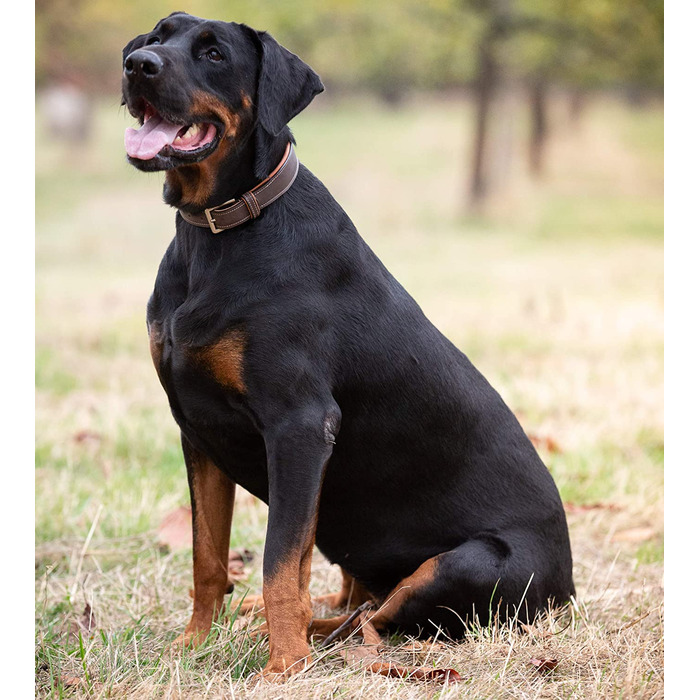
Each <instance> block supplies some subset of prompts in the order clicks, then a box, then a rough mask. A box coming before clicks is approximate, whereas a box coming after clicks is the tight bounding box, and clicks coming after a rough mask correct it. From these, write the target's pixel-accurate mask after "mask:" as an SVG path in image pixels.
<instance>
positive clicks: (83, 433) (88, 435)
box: [73, 430, 102, 442]
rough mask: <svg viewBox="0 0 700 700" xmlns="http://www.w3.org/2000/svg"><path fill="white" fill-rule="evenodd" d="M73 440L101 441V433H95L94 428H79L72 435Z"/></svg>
mask: <svg viewBox="0 0 700 700" xmlns="http://www.w3.org/2000/svg"><path fill="white" fill-rule="evenodd" d="M73 441H74V442H89V441H93V442H102V435H100V434H99V433H96V432H95V431H94V430H79V431H78V432H77V433H75V435H73Z"/></svg>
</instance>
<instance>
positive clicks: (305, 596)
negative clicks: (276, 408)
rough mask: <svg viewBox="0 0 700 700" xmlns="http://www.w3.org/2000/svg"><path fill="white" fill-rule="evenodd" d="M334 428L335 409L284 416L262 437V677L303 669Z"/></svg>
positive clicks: (306, 652) (335, 428)
mask: <svg viewBox="0 0 700 700" xmlns="http://www.w3.org/2000/svg"><path fill="white" fill-rule="evenodd" d="M338 425H339V411H338V409H337V407H334V409H330V410H305V411H300V412H297V413H296V415H293V416H289V417H288V418H287V419H285V420H284V421H283V423H282V424H281V425H277V426H275V428H274V429H273V430H272V431H271V434H270V435H267V436H266V447H267V452H268V475H269V505H270V509H269V515H268V524H267V536H266V540H265V556H264V560H263V599H264V602H265V617H266V618H267V625H268V630H269V637H270V660H269V662H268V664H267V666H266V667H265V669H264V671H263V675H264V676H265V677H268V678H270V677H275V676H278V674H283V675H284V676H287V675H291V674H293V673H297V672H299V671H302V670H304V668H305V667H306V664H307V661H308V656H309V652H310V649H309V644H308V641H307V633H308V626H309V624H310V622H311V598H310V596H309V578H310V575H311V555H312V551H313V546H314V539H315V534H316V523H317V519H318V505H319V498H320V494H321V484H322V482H323V476H324V472H325V468H326V465H327V463H328V460H329V458H330V456H331V452H332V445H333V442H334V435H335V433H336V431H337V427H338Z"/></svg>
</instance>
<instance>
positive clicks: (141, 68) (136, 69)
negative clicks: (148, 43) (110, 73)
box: [124, 49, 163, 79]
mask: <svg viewBox="0 0 700 700" xmlns="http://www.w3.org/2000/svg"><path fill="white" fill-rule="evenodd" d="M162 70H163V59H162V58H161V57H160V56H159V55H158V54H157V53H155V52H154V51H148V50H147V49H137V50H136V51H132V52H131V53H130V54H129V55H128V56H127V57H126V60H125V61H124V75H126V77H127V78H130V79H133V78H137V77H139V76H142V77H144V78H155V77H157V76H158V75H159V74H160V72H161V71H162Z"/></svg>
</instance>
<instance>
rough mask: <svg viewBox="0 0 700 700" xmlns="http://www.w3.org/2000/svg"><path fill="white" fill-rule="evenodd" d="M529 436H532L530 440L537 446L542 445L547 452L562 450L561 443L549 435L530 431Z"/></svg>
mask: <svg viewBox="0 0 700 700" xmlns="http://www.w3.org/2000/svg"><path fill="white" fill-rule="evenodd" d="M527 436H528V437H529V438H530V442H531V443H532V444H533V445H534V446H535V447H541V448H543V449H545V450H547V452H553V453H559V452H561V447H560V446H559V443H558V442H557V441H556V440H555V439H554V438H553V437H551V436H549V435H538V434H537V433H528V434H527Z"/></svg>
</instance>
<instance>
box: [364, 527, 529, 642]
mask: <svg viewBox="0 0 700 700" xmlns="http://www.w3.org/2000/svg"><path fill="white" fill-rule="evenodd" d="M508 561H509V549H508V547H507V546H506V545H505V544H504V543H502V542H500V541H498V540H495V539H474V540H469V541H467V542H465V543H464V544H462V545H460V546H459V547H456V548H455V549H452V550H450V551H448V552H444V553H442V554H438V555H437V556H434V557H432V558H431V559H428V560H427V561H425V562H423V564H421V565H420V566H419V567H418V568H417V569H416V571H415V572H414V573H413V574H411V575H410V576H408V577H407V578H405V579H403V580H402V581H400V582H399V584H398V585H397V586H395V588H394V589H393V590H392V591H391V592H390V593H389V595H388V596H387V597H386V598H385V600H384V601H383V603H382V604H381V606H380V607H379V610H378V611H377V612H376V613H374V615H372V618H371V619H372V623H373V625H374V626H375V627H376V628H377V630H379V631H386V630H394V629H396V630H401V631H403V632H408V633H410V634H418V635H426V634H427V635H431V634H435V632H436V631H437V628H438V627H439V628H441V629H442V630H443V631H444V632H446V633H447V634H448V635H449V636H452V637H457V638H458V637H461V636H464V634H465V632H466V629H467V624H468V622H467V621H468V620H471V621H473V620H474V619H475V618H478V619H479V621H480V622H481V623H482V624H488V623H489V622H490V619H491V617H492V615H493V614H495V613H496V612H497V611H498V607H499V602H500V601H501V598H504V600H505V602H506V603H512V602H513V598H515V597H516V594H515V593H514V592H513V591H514V590H515V588H516V587H517V586H514V585H513V581H511V580H509V582H508V583H507V585H506V583H505V582H504V581H503V580H502V579H503V577H504V571H505V570H506V568H507V567H506V563H507V562H508ZM508 568H509V569H511V567H508ZM508 575H509V578H510V577H512V575H513V572H512V570H509V571H508ZM522 578H523V583H522V589H521V590H520V591H519V594H522V593H523V592H524V591H523V589H525V588H526V587H527V584H528V579H527V576H523V577H522ZM519 583H520V582H518V585H519ZM519 594H517V595H519ZM515 603H516V604H517V600H515Z"/></svg>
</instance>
